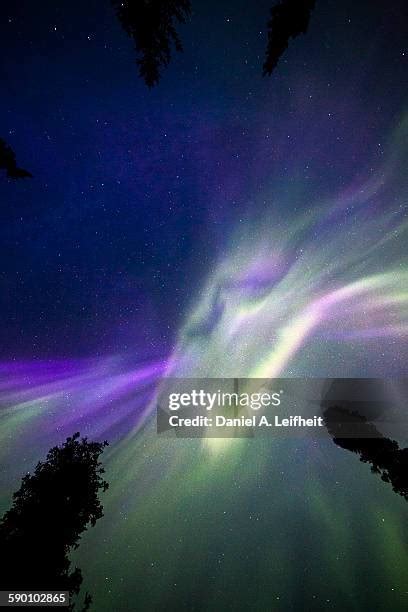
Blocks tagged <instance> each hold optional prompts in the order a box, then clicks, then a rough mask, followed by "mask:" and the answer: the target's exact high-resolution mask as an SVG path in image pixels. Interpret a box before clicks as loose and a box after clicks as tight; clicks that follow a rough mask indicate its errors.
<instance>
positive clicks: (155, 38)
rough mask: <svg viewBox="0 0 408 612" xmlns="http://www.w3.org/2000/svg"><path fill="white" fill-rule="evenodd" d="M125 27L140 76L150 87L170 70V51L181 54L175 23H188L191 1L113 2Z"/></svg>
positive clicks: (128, 0) (150, 0)
mask: <svg viewBox="0 0 408 612" xmlns="http://www.w3.org/2000/svg"><path fill="white" fill-rule="evenodd" d="M111 2H112V4H113V7H114V8H115V11H116V14H117V16H118V18H119V21H120V22H121V24H122V27H123V28H124V29H125V31H126V32H127V33H128V34H129V36H130V37H131V38H132V40H133V42H134V44H135V48H136V52H137V60H136V62H137V65H138V66H139V73H140V76H141V77H142V78H143V79H144V81H145V83H146V85H147V86H148V87H153V85H156V84H157V83H158V82H159V80H160V74H161V69H162V68H165V67H166V66H168V64H169V62H170V58H171V48H172V46H173V45H174V47H175V49H176V51H182V50H183V46H182V44H181V40H180V38H179V36H178V34H177V31H176V28H175V23H176V22H179V23H185V22H186V20H187V18H188V16H189V14H190V11H191V4H190V0H123V1H121V0H111Z"/></svg>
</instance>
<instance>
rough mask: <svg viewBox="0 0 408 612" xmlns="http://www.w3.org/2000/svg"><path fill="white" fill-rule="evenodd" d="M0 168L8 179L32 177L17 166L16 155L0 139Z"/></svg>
mask: <svg viewBox="0 0 408 612" xmlns="http://www.w3.org/2000/svg"><path fill="white" fill-rule="evenodd" d="M0 168H3V169H4V170H6V172H7V176H8V177H9V178H13V179H19V178H26V177H32V174H30V172H28V171H27V170H24V169H23V168H19V167H18V166H17V162H16V154H15V153H14V151H13V149H12V148H11V147H10V146H9V145H8V144H7V143H6V142H5V141H4V140H3V139H2V138H0Z"/></svg>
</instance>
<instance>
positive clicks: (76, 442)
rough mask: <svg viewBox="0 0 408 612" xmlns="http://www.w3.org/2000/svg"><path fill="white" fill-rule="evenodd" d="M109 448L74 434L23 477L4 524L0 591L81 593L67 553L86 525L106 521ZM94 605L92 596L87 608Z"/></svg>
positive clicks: (0, 530) (1, 525) (0, 544)
mask: <svg viewBox="0 0 408 612" xmlns="http://www.w3.org/2000/svg"><path fill="white" fill-rule="evenodd" d="M107 444H108V443H107V442H106V441H105V442H102V443H100V442H88V440H87V438H82V439H80V434H79V433H75V434H74V435H73V436H72V437H70V438H67V440H66V442H65V443H64V444H62V446H55V447H54V448H52V449H51V450H50V451H49V452H48V454H47V458H46V460H45V461H40V462H39V463H38V464H37V467H36V468H35V471H34V473H33V474H30V473H28V474H27V475H26V476H24V478H23V480H22V484H21V487H20V489H19V490H18V491H17V492H16V493H14V495H13V505H12V507H11V508H10V509H9V510H8V511H7V512H6V513H5V515H4V516H3V518H2V520H1V522H0V551H1V555H2V558H3V561H4V563H3V569H2V571H1V572H0V590H10V589H14V590H37V591H38V590H58V591H69V593H70V596H71V597H72V596H73V595H76V594H78V593H79V589H80V585H81V583H82V573H81V570H80V569H79V568H77V567H76V568H75V569H73V570H72V571H71V567H70V565H71V562H70V560H69V558H68V554H69V552H70V551H71V550H72V549H75V548H77V547H78V542H79V540H80V537H81V533H83V531H85V530H86V528H87V526H88V525H89V524H90V525H92V526H93V525H95V523H96V521H97V520H98V519H99V518H101V517H102V516H103V507H102V504H101V502H100V501H99V498H98V494H99V491H101V490H102V491H106V489H107V488H108V483H107V482H106V481H105V480H104V479H103V474H104V468H103V467H102V464H101V462H100V460H99V458H100V455H101V453H102V452H103V449H104V447H105V446H107ZM90 602H91V597H90V595H89V594H87V596H86V598H85V609H87V608H88V607H89V605H90ZM70 608H71V609H73V604H72V602H71V604H70Z"/></svg>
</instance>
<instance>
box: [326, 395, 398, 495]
mask: <svg viewBox="0 0 408 612" xmlns="http://www.w3.org/2000/svg"><path fill="white" fill-rule="evenodd" d="M323 418H324V421H325V424H326V427H327V430H328V432H329V434H330V435H331V436H332V437H333V442H334V443H335V444H337V446H340V447H341V448H344V449H346V450H349V451H351V452H353V453H357V454H358V455H359V456H360V461H362V462H363V463H369V464H370V465H371V471H372V472H373V473H374V474H379V475H380V477H381V480H383V481H384V482H388V483H390V484H391V486H392V488H393V491H395V493H398V494H399V495H402V497H404V498H405V499H406V500H407V501H408V448H400V447H399V445H398V443H397V442H396V441H395V440H390V439H389V438H385V437H384V436H383V435H382V434H381V433H380V432H379V431H378V430H377V428H376V427H375V425H373V424H372V423H370V422H369V421H367V419H366V418H365V417H364V416H361V415H360V414H358V413H357V412H355V411H350V410H347V409H346V408H341V407H338V406H332V407H330V408H327V409H326V410H325V411H324V414H323Z"/></svg>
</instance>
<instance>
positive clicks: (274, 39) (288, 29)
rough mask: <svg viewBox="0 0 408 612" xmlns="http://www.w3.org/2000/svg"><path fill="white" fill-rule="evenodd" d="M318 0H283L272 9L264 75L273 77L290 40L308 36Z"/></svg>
mask: <svg viewBox="0 0 408 612" xmlns="http://www.w3.org/2000/svg"><path fill="white" fill-rule="evenodd" d="M315 4H316V0H282V2H280V3H279V4H277V5H276V6H273V7H272V8H271V17H270V20H269V22H268V44H267V48H266V57H265V62H264V65H263V74H264V76H265V75H271V74H272V72H273V70H274V69H275V68H276V66H277V64H278V61H279V59H280V57H281V55H282V54H283V53H284V52H285V51H286V49H287V48H288V45H289V39H290V38H295V37H296V36H299V34H306V32H307V28H308V27H309V21H310V15H311V12H312V10H313V8H314V6H315Z"/></svg>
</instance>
